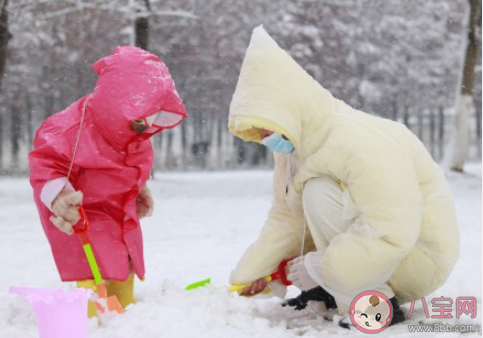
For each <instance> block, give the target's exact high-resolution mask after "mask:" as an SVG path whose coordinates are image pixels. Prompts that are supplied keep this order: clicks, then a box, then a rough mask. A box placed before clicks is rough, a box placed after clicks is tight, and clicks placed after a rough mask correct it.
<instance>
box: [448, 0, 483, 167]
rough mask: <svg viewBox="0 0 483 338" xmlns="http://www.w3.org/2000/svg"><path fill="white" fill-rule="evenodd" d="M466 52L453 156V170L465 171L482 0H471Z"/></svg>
mask: <svg viewBox="0 0 483 338" xmlns="http://www.w3.org/2000/svg"><path fill="white" fill-rule="evenodd" d="M469 4H470V13H469V17H468V28H467V33H466V34H467V40H466V52H465V58H464V63H463V67H462V71H463V74H462V80H461V89H460V97H459V98H458V103H457V111H456V125H455V135H454V140H453V154H452V155H453V156H452V162H451V170H453V171H457V172H463V169H464V165H465V161H466V157H467V155H468V146H469V135H470V133H469V124H470V123H469V121H470V114H471V112H472V111H473V82H474V73H475V64H476V55H477V49H478V44H479V43H480V41H479V39H478V37H477V29H478V25H479V26H480V28H481V0H469Z"/></svg>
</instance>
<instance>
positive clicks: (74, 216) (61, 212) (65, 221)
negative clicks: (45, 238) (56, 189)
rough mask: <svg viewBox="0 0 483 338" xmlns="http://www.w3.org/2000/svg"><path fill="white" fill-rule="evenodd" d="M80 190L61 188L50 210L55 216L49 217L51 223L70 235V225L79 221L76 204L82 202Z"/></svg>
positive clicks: (71, 230)
mask: <svg viewBox="0 0 483 338" xmlns="http://www.w3.org/2000/svg"><path fill="white" fill-rule="evenodd" d="M82 200H83V195H82V192H81V191H76V192H74V191H72V190H69V189H65V188H64V189H63V190H62V191H61V192H60V193H59V194H58V195H57V197H56V198H55V199H54V201H53V202H52V211H53V212H54V215H55V216H56V217H51V219H50V220H51V221H52V223H54V225H55V226H56V227H57V228H58V229H59V230H60V231H62V232H65V233H66V234H68V235H71V234H72V232H73V229H72V227H73V226H74V224H76V223H77V222H79V220H80V215H79V212H78V211H77V206H78V205H80V204H82Z"/></svg>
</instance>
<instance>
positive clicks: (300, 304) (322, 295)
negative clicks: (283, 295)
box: [282, 286, 337, 310]
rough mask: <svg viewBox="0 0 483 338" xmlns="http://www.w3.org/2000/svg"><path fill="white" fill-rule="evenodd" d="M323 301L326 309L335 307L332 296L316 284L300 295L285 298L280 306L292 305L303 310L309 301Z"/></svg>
mask: <svg viewBox="0 0 483 338" xmlns="http://www.w3.org/2000/svg"><path fill="white" fill-rule="evenodd" d="M311 300H313V301H317V302H324V304H325V307H326V308H327V309H337V304H336V303H335V299H334V297H332V296H331V295H330V294H329V293H328V292H327V291H325V290H324V289H323V288H322V287H321V286H317V287H315V288H313V289H310V290H308V291H302V293H301V294H300V295H298V296H297V297H295V298H290V299H287V300H286V301H285V302H283V303H282V306H287V305H288V306H292V307H294V308H295V310H303V309H305V308H306V307H307V304H308V303H309V301H311Z"/></svg>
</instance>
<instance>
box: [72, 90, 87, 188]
mask: <svg viewBox="0 0 483 338" xmlns="http://www.w3.org/2000/svg"><path fill="white" fill-rule="evenodd" d="M87 101H89V98H86V100H85V101H84V105H83V106H82V115H81V120H80V126H79V132H78V133H77V139H76V141H75V145H74V153H73V154H72V160H71V161H70V166H69V171H68V172H67V181H69V182H70V174H71V172H72V167H73V166H74V160H75V154H76V153H77V146H78V145H79V141H80V136H81V133H82V125H83V124H84V117H85V114H86V106H87Z"/></svg>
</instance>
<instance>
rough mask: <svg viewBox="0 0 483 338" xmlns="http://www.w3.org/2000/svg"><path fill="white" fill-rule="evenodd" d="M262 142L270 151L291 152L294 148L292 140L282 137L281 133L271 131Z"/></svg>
mask: <svg viewBox="0 0 483 338" xmlns="http://www.w3.org/2000/svg"><path fill="white" fill-rule="evenodd" d="M262 144H263V145H265V146H267V147H268V148H270V149H271V150H272V151H274V152H276V153H281V154H291V153H293V151H294V150H295V147H294V146H293V144H292V142H290V141H289V140H286V139H284V138H283V136H282V135H279V134H275V133H273V134H272V135H270V136H267V137H265V138H264V139H263V140H262Z"/></svg>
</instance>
